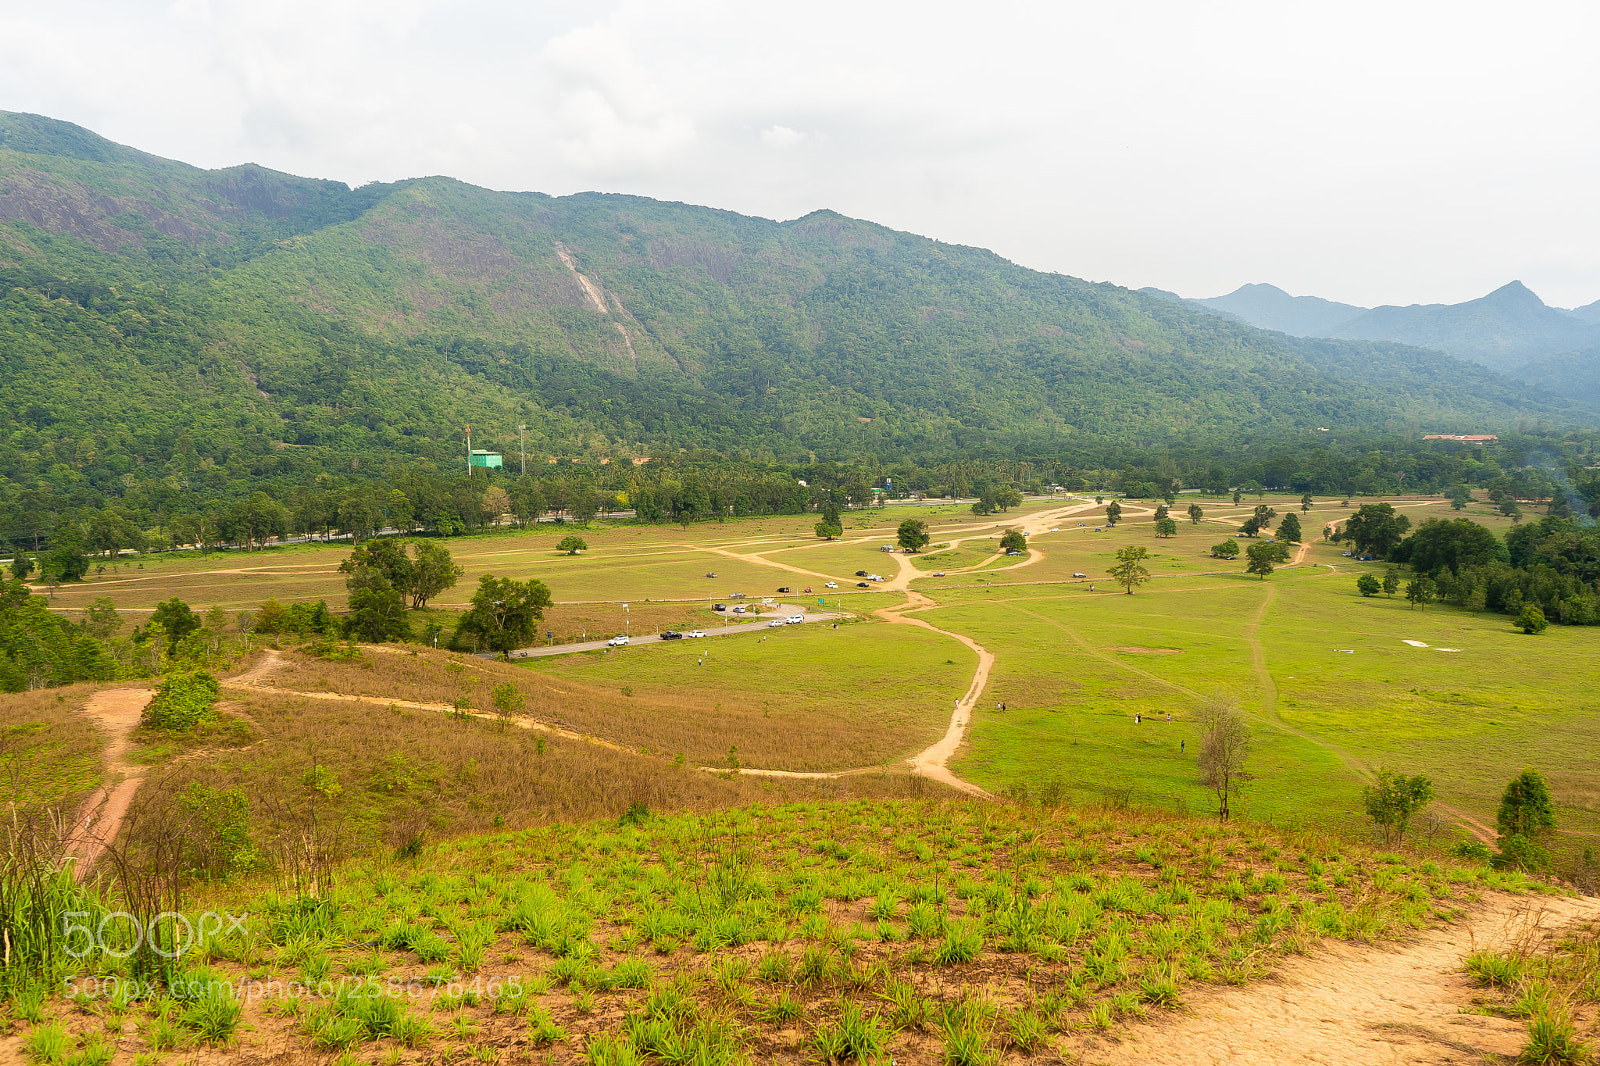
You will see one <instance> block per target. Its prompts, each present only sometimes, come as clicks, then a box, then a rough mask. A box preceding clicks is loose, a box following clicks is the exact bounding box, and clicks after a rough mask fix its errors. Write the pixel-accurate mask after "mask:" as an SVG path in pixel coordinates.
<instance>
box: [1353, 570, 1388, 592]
mask: <svg viewBox="0 0 1600 1066" xmlns="http://www.w3.org/2000/svg"><path fill="white" fill-rule="evenodd" d="M1356 590H1357V591H1358V592H1360V593H1361V595H1363V596H1376V595H1377V594H1378V593H1379V592H1381V591H1383V582H1381V581H1379V580H1378V579H1377V578H1376V577H1374V576H1373V575H1371V574H1362V575H1361V576H1360V577H1358V578H1356Z"/></svg>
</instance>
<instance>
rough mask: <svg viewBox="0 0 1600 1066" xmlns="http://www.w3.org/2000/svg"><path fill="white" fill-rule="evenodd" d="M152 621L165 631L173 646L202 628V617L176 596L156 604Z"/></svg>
mask: <svg viewBox="0 0 1600 1066" xmlns="http://www.w3.org/2000/svg"><path fill="white" fill-rule="evenodd" d="M150 621H151V622H153V623H155V624H156V625H159V626H160V627H161V628H162V629H163V630H165V631H166V634H167V636H168V637H169V638H170V639H171V640H172V643H173V644H177V643H178V642H179V641H181V640H182V639H183V638H184V637H187V636H188V635H189V634H190V633H193V632H194V631H195V630H197V629H199V628H200V616H199V615H197V614H195V613H194V612H193V611H191V610H190V609H189V605H188V604H187V603H184V602H183V601H182V600H180V599H178V597H176V596H174V597H172V599H170V600H164V601H162V602H161V603H158V604H156V609H155V612H154V613H152V614H151V616H150Z"/></svg>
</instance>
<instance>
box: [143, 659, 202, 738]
mask: <svg viewBox="0 0 1600 1066" xmlns="http://www.w3.org/2000/svg"><path fill="white" fill-rule="evenodd" d="M221 695H222V690H221V689H220V688H219V687H218V685H217V679H216V678H214V677H212V676H211V675H210V674H208V673H207V672H206V671H204V670H196V671H195V672H194V673H192V674H173V675H172V676H170V677H168V678H167V679H166V680H165V681H163V682H161V686H160V687H159V688H157V689H156V698H155V699H153V700H151V701H150V703H149V704H148V705H147V706H146V707H145V709H144V718H143V724H144V725H147V726H150V727H151V728H152V729H160V730H164V731H166V732H169V733H187V732H189V731H191V730H194V729H198V728H199V727H200V726H201V725H202V724H203V723H205V722H207V721H210V720H211V718H212V716H213V715H214V714H215V708H216V702H217V698H218V697H219V696H221Z"/></svg>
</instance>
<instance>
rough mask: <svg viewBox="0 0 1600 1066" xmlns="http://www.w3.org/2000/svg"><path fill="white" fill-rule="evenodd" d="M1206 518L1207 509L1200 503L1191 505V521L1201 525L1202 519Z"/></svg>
mask: <svg viewBox="0 0 1600 1066" xmlns="http://www.w3.org/2000/svg"><path fill="white" fill-rule="evenodd" d="M1205 516H1206V512H1205V509H1204V508H1203V507H1201V506H1200V505H1199V504H1198V503H1191V504H1190V505H1189V521H1191V522H1193V523H1194V524H1195V525H1199V524H1200V519H1202V518H1204V517H1205Z"/></svg>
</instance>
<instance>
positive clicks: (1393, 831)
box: [1361, 770, 1433, 845]
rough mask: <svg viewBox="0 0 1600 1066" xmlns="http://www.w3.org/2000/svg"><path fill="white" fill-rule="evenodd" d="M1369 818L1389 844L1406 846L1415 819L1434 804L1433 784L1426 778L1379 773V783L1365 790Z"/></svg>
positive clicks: (1363, 796)
mask: <svg viewBox="0 0 1600 1066" xmlns="http://www.w3.org/2000/svg"><path fill="white" fill-rule="evenodd" d="M1361 797H1362V800H1363V801H1364V802H1365V804H1366V807H1367V816H1368V817H1369V818H1371V819H1372V821H1373V824H1374V825H1376V826H1377V827H1378V828H1379V830H1380V831H1381V832H1382V833H1383V839H1384V842H1385V843H1389V844H1395V845H1399V844H1402V843H1404V841H1405V835H1406V830H1407V829H1409V828H1410V827H1411V819H1412V818H1413V817H1414V816H1415V815H1416V813H1417V812H1418V811H1420V810H1422V808H1424V807H1426V806H1427V805H1428V804H1429V803H1431V802H1433V781H1432V780H1431V779H1430V778H1428V777H1426V776H1425V775H1423V774H1414V775H1412V776H1409V777H1408V776H1406V775H1405V774H1400V773H1395V772H1394V771H1392V770H1379V771H1378V780H1377V782H1376V783H1375V784H1371V785H1368V786H1367V787H1366V788H1364V789H1363V790H1362V793H1361Z"/></svg>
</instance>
